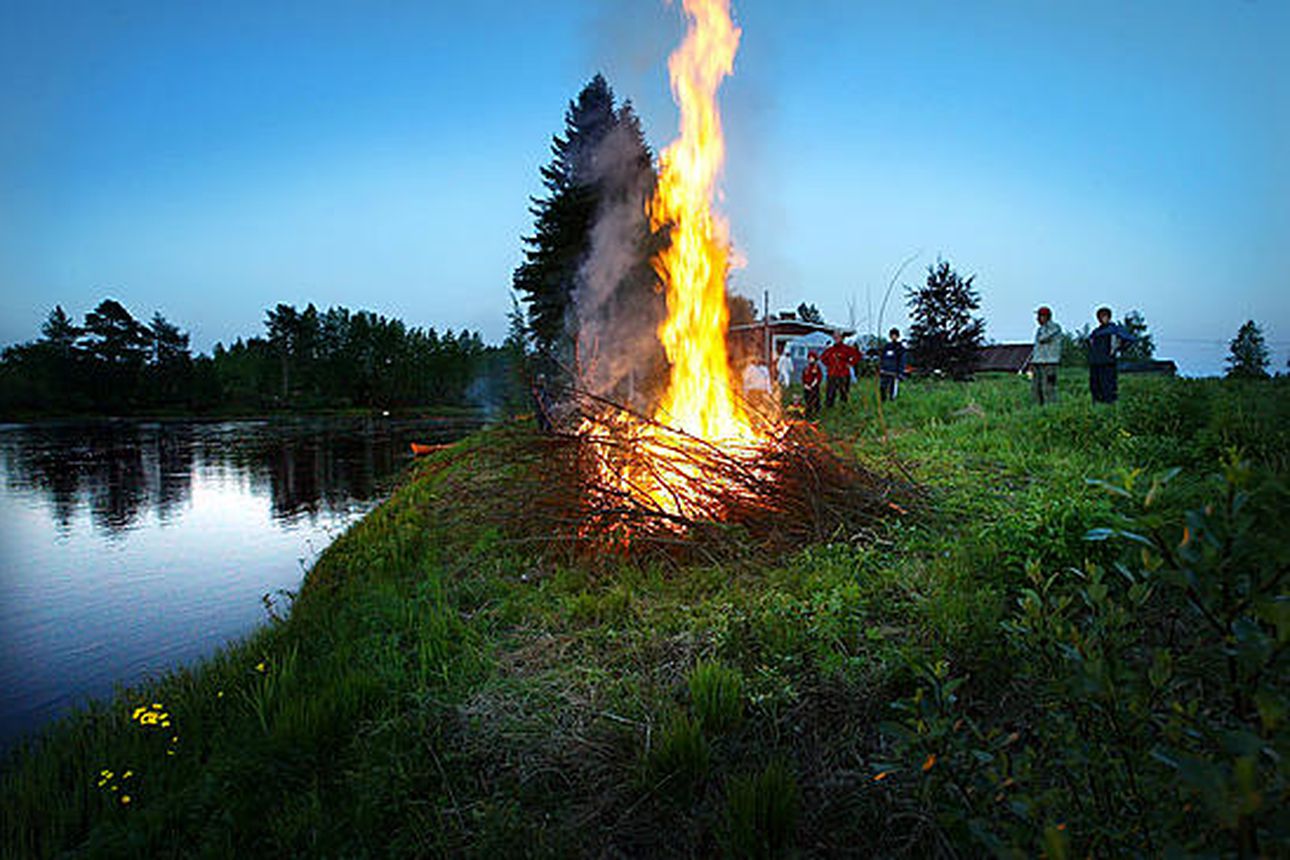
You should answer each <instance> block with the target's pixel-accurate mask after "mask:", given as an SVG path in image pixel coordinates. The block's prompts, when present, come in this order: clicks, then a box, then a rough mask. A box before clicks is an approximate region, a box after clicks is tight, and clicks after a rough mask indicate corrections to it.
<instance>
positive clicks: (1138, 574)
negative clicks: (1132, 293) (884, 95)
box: [0, 376, 1290, 858]
mask: <svg viewBox="0 0 1290 860" xmlns="http://www.w3.org/2000/svg"><path fill="white" fill-rule="evenodd" d="M1063 386H1064V391H1065V392H1066V393H1067V395H1068V396H1067V397H1066V400H1065V401H1064V402H1063V403H1061V404H1059V405H1058V406H1057V407H1055V408H1049V409H1046V410H1040V409H1038V408H1035V407H1033V406H1031V405H1029V403H1028V401H1027V393H1028V389H1027V385H1026V383H1025V381H1024V380H1020V379H1016V378H1011V377H1008V378H997V379H987V380H982V381H979V382H976V383H972V384H966V385H960V384H951V383H943V384H935V383H926V384H922V383H917V382H915V383H913V384H910V385H907V386H906V387H905V388H904V389H903V391H902V396H901V399H900V400H899V401H898V402H896V403H894V404H887V405H886V407H885V409H884V410H883V411H882V414H881V416H879V413H878V410H877V408H876V404H875V403H874V402H873V399H872V396H871V394H870V392H869V389H868V387H867V385H862V386H861V389H860V391H858V392H856V394H858V396H857V397H853V402H852V403H851V404H849V405H846V406H843V407H840V408H838V409H836V410H834V411H833V412H831V413H830V414H829V415H827V417H826V418H825V422H824V425H825V428H826V430H827V431H828V432H829V433H830V434H831V435H832V436H833V438H835V439H836V440H837V441H838V444H839V445H842V446H844V447H845V448H846V449H847V450H848V451H853V452H854V453H855V456H857V457H860V458H861V459H863V460H865V461H866V462H868V463H870V464H873V465H875V466H877V467H879V468H889V467H890V463H891V462H892V461H893V458H894V459H895V460H898V461H899V462H900V463H902V464H903V468H904V469H906V470H907V471H908V472H909V474H910V475H911V476H912V477H913V478H915V479H916V480H917V481H918V482H920V483H921V484H922V485H924V486H925V487H926V488H927V489H928V492H929V502H928V504H927V506H926V510H925V511H923V512H922V513H920V514H919V515H918V516H917V517H914V518H907V519H902V520H898V521H895V522H893V523H892V524H891V526H890V527H889V528H888V529H887V531H886V533H885V534H883V535H882V536H881V537H880V539H879V540H877V541H876V542H871V543H868V544H865V545H854V544H852V543H850V542H848V541H847V540H846V539H845V536H841V535H840V536H838V539H837V540H836V541H834V542H831V543H822V544H817V545H812V546H804V547H802V548H801V549H800V551H798V552H797V553H795V554H793V555H791V556H790V557H788V558H785V559H782V560H781V561H779V562H777V563H773V564H766V563H764V562H760V561H754V560H751V559H749V560H742V561H741V560H740V557H739V556H738V555H737V554H736V555H733V556H732V558H733V560H729V561H721V562H712V563H708V564H701V565H688V566H685V567H677V566H673V565H666V564H663V563H657V564H650V565H644V564H627V563H603V564H599V565H596V566H594V567H592V566H587V565H575V564H569V563H557V562H553V561H551V560H550V556H543V555H542V554H541V553H539V552H538V551H537V550H536V549H535V548H534V547H533V545H531V544H525V543H522V542H517V541H514V540H511V539H510V538H509V537H508V536H507V534H506V531H505V529H502V528H498V527H497V525H496V524H497V523H498V522H499V521H505V518H506V517H514V516H522V515H523V510H524V503H525V500H524V499H516V498H513V497H509V496H508V495H507V492H506V487H507V486H508V484H510V483H516V484H519V483H525V484H528V483H531V481H530V482H517V481H513V480H512V479H514V478H516V477H519V476H522V475H531V474H532V472H531V471H530V470H540V469H541V467H542V466H541V462H540V460H535V461H529V462H516V463H511V464H502V465H499V464H498V463H497V462H496V460H495V458H490V457H488V456H487V455H488V452H489V450H490V449H491V448H492V447H493V446H494V445H495V444H496V443H497V441H498V439H499V438H500V437H499V434H501V435H502V436H508V437H513V436H514V435H515V434H523V433H526V432H527V431H526V430H524V429H522V428H519V427H516V426H512V427H506V428H501V429H498V430H493V431H489V432H485V433H482V434H478V435H476V436H474V437H471V438H470V439H468V440H466V441H465V442H463V443H460V444H459V445H457V446H455V447H454V448H453V449H452V450H450V451H447V452H444V453H442V454H441V455H438V456H436V457H434V458H432V459H429V460H427V461H425V462H422V463H419V464H417V465H416V466H414V467H413V469H412V472H411V473H410V475H409V477H408V480H407V481H406V483H405V484H404V485H403V486H402V488H401V489H400V490H399V491H398V492H397V493H395V495H394V496H393V497H392V498H391V499H390V500H389V501H388V502H387V503H385V504H384V505H382V506H381V507H380V508H379V509H378V510H376V511H375V512H373V513H372V514H370V515H369V516H368V517H366V518H365V519H364V520H363V521H362V522H360V523H359V524H357V525H356V526H354V527H353V528H352V529H350V530H349V531H348V532H347V533H346V534H345V535H343V536H342V537H341V538H339V539H338V540H337V541H336V542H335V543H334V544H333V545H332V546H331V547H330V548H329V549H328V550H327V551H326V553H325V554H324V555H323V557H322V558H321V559H320V560H319V561H318V563H317V564H316V565H315V567H314V569H313V570H312V571H311V572H310V574H309V576H308V579H307V581H306V583H305V586H304V588H303V589H302V593H301V594H300V595H299V596H298V598H297V600H296V602H295V605H294V606H293V608H292V611H291V613H290V616H289V617H288V618H286V619H284V620H280V621H276V622H274V623H271V624H270V625H268V626H267V627H265V628H264V629H263V630H262V631H260V632H259V633H257V634H256V635H254V636H252V637H251V638H250V639H248V640H247V641H246V642H244V643H241V644H239V645H237V646H235V647H232V648H230V649H228V650H226V651H224V652H221V653H220V654H218V655H216V656H214V657H213V658H212V659H210V660H208V661H206V662H204V663H202V664H201V665H199V666H197V667H195V668H194V669H192V670H191V671H188V672H181V673H178V674H175V675H172V676H170V677H168V678H165V679H163V680H161V681H160V682H158V683H157V684H156V685H154V686H153V687H151V688H149V689H145V690H133V691H123V692H121V693H120V694H119V695H118V697H117V698H116V699H115V700H113V701H112V702H110V703H102V704H98V705H95V706H93V707H91V708H90V709H88V710H86V711H83V712H81V713H77V714H75V715H74V716H72V717H70V718H68V719H66V720H63V721H60V722H59V723H57V724H55V725H53V726H51V727H50V728H49V729H48V730H47V731H46V732H45V733H44V734H43V735H42V736H41V737H40V738H39V739H36V740H33V741H32V742H31V744H29V745H28V747H27V748H25V749H23V750H21V751H20V752H19V753H17V754H16V755H15V756H14V757H13V759H12V761H10V762H9V763H8V765H7V767H6V770H5V774H4V776H3V780H2V782H0V838H2V839H3V843H2V844H3V856H5V857H23V858H26V857H50V856H59V855H62V854H65V853H71V854H74V855H87V856H126V855H143V854H147V855H149V856H152V857H179V856H183V857H191V856H212V857H225V856H234V855H251V856H283V857H286V856H302V855H304V856H335V857H363V856H438V855H453V856H488V855H498V854H501V855H505V856H516V855H522V856H535V857H542V856H549V857H567V856H579V855H596V856H710V855H714V854H722V853H724V854H726V855H728V856H740V857H745V856H782V855H790V856H791V855H797V856H830V855H849V854H855V853H862V854H875V855H888V856H890V855H914V856H925V855H928V854H935V853H939V854H943V855H945V856H955V855H960V854H969V855H971V854H980V853H995V854H999V855H1015V856H1033V855H1035V854H1038V853H1041V852H1042V853H1047V854H1048V855H1049V856H1065V855H1066V854H1068V853H1077V854H1079V855H1081V856H1082V855H1083V854H1085V853H1088V852H1092V853H1094V854H1099V855H1101V854H1123V853H1129V854H1132V853H1147V854H1154V853H1158V852H1160V851H1162V850H1164V849H1165V848H1166V847H1175V848H1178V849H1180V850H1182V851H1196V852H1202V853H1216V854H1233V855H1235V854H1238V853H1242V852H1244V853H1265V854H1268V855H1271V854H1276V853H1278V852H1282V851H1286V850H1290V849H1288V846H1290V837H1288V836H1287V834H1286V832H1285V831H1284V829H1283V828H1284V825H1281V824H1279V823H1278V821H1277V819H1278V816H1277V815H1276V811H1277V810H1278V809H1279V808H1283V805H1284V802H1285V799H1286V791H1287V788H1286V773H1285V764H1284V762H1285V761H1286V756H1287V755H1290V749H1287V748H1286V744H1287V742H1286V731H1285V726H1284V719H1285V716H1286V713H1287V709H1286V701H1287V698H1286V697H1287V690H1286V660H1285V648H1286V642H1287V640H1290V615H1287V612H1286V609H1285V607H1286V603H1287V599H1286V589H1287V586H1286V581H1285V579H1284V578H1283V577H1282V574H1283V573H1284V572H1285V568H1286V565H1287V552H1286V543H1287V542H1286V540H1285V534H1286V526H1288V525H1290V522H1287V508H1288V507H1290V506H1287V505H1286V504H1285V501H1286V499H1285V492H1284V484H1283V480H1282V479H1284V477H1285V475H1286V471H1287V465H1288V463H1290V460H1288V459H1287V458H1288V457H1290V388H1288V387H1287V384H1286V382H1285V381H1283V380H1278V381H1273V382H1268V383H1249V384H1236V383H1230V382H1219V381H1216V380H1206V381H1189V380H1167V379H1137V378H1130V379H1126V380H1124V381H1123V388H1124V391H1123V395H1122V401H1121V403H1120V404H1119V405H1118V406H1116V407H1114V408H1096V409H1095V408H1093V407H1092V406H1091V405H1090V404H1089V403H1088V402H1087V397H1086V396H1081V395H1082V394H1083V391H1082V388H1081V386H1080V384H1079V378H1078V377H1077V376H1070V377H1067V378H1064V379H1063ZM1233 449H1238V450H1239V451H1240V452H1241V457H1233V456H1231V455H1230V454H1228V453H1227V452H1229V451H1230V450H1233ZM1238 461H1243V462H1246V463H1249V464H1251V465H1249V466H1248V467H1247V466H1242V465H1240V463H1239V462H1238ZM1175 466H1176V467H1181V468H1182V472H1181V473H1180V474H1179V475H1178V476H1177V477H1175V478H1173V479H1172V480H1171V481H1169V482H1168V483H1161V482H1157V483H1156V484H1155V485H1153V484H1152V483H1151V481H1150V480H1149V477H1150V476H1151V475H1156V474H1159V473H1160V472H1162V471H1163V470H1165V469H1166V468H1168V467H1175ZM1135 470H1138V471H1135ZM1224 470H1225V471H1224ZM1216 472H1224V474H1225V476H1226V477H1225V478H1224V479H1223V480H1222V481H1219V482H1217V483H1216V482H1215V481H1213V480H1212V479H1211V478H1210V477H1209V476H1210V475H1212V474H1213V473H1216ZM539 473H540V471H539ZM1089 479H1095V480H1098V481H1104V482H1105V484H1102V485H1098V484H1091V483H1089ZM1152 486H1155V487H1156V490H1155V491H1154V492H1155V495H1154V496H1152V497H1151V498H1150V499H1148V498H1146V495H1147V494H1148V493H1150V492H1152V490H1151V487H1152ZM1144 502H1145V503H1146V504H1145V506H1144ZM1238 503H1239V504H1238ZM1216 506H1217V507H1216ZM1234 508H1235V509H1234ZM1188 511H1190V512H1191V513H1190V514H1188V513H1187V512H1188ZM1188 517H1190V518H1188ZM1219 520H1221V522H1219ZM1184 526H1186V527H1187V529H1188V530H1187V531H1186V532H1183V531H1182V529H1183V528H1184ZM1099 527H1101V528H1108V529H1111V530H1113V531H1109V532H1102V533H1094V537H1104V538H1107V539H1106V540H1095V541H1090V540H1088V539H1086V536H1087V535H1088V534H1089V532H1090V530H1092V529H1096V528H1099ZM1135 528H1136V529H1137V531H1134V529H1135ZM1224 529H1225V531H1224ZM1180 535H1181V537H1180ZM1211 537H1212V538H1213V540H1212V541H1210V538H1211ZM1135 538H1136V539H1137V540H1136V541H1135ZM1206 541H1210V542H1208V543H1207V542H1206ZM1166 544H1167V545H1166ZM1211 544H1212V547H1211ZM1197 547H1201V548H1204V547H1211V549H1212V551H1210V549H1205V553H1208V555H1206V554H1205V553H1202V552H1200V550H1199V549H1197V550H1196V552H1195V553H1193V552H1192V549H1194V548H1197ZM1193 555H1194V556H1195V559H1192V560H1191V561H1189V560H1188V559H1191V558H1192V556H1193ZM1196 559H1199V560H1196ZM1189 565H1190V566H1189ZM1206 565H1208V566H1206ZM1188 571H1190V572H1191V576H1192V580H1191V584H1190V585H1189V584H1188V583H1187V581H1186V576H1187V572H1188ZM1242 571H1243V572H1244V573H1242ZM1251 571H1253V573H1251ZM1239 576H1245V577H1246V579H1240V580H1239V581H1238V580H1237V579H1233V580H1232V582H1233V583H1234V584H1233V585H1232V587H1231V588H1228V586H1227V585H1226V584H1225V583H1227V582H1228V579H1224V578H1223V577H1228V578H1229V579H1230V578H1231V577H1238V578H1239ZM1251 577H1253V578H1252V579H1251ZM1247 580H1248V581H1247ZM1220 581H1221V583H1224V584H1223V586H1222V588H1221V589H1218V587H1217V586H1215V589H1218V590H1214V589H1210V590H1207V589H1209V585H1207V583H1212V582H1220ZM1242 583H1244V584H1242ZM1241 588H1244V589H1245V590H1244V591H1240V589H1241ZM1171 589H1172V590H1171ZM1189 589H1190V590H1189ZM1211 591H1212V593H1211ZM1219 591H1222V594H1220V593H1219ZM1238 592H1239V594H1238ZM1241 595H1247V597H1248V599H1247V598H1246V597H1242V596H1241ZM1229 598H1230V599H1229ZM1224 601H1226V602H1224ZM1197 607H1199V609H1198V608H1197ZM1202 609H1203V610H1205V613H1207V614H1208V615H1217V616H1222V617H1220V618H1218V619H1217V621H1218V623H1219V625H1220V627H1221V625H1222V624H1227V627H1226V628H1223V629H1222V630H1221V631H1220V633H1217V634H1214V635H1211V636H1207V635H1206V634H1205V632H1204V629H1203V628H1204V624H1205V623H1206V622H1205V620H1204V618H1202V617H1201V615H1198V613H1199V612H1200V610H1202ZM1223 612H1229V614H1230V618H1229V617H1228V616H1223V615H1222V613H1223ZM1198 618H1201V620H1199V621H1198V620H1197V619H1198ZM1179 631H1183V634H1184V635H1179ZM1229 639H1230V641H1228V640H1229ZM1238 640H1239V641H1238ZM1243 649H1244V650H1243ZM1233 655H1236V656H1233ZM1166 664H1167V665H1166ZM1215 679H1221V680H1215ZM1229 700H1230V704H1229ZM1215 702H1219V703H1220V704H1217V705H1216V704H1214V703H1215ZM1211 740H1212V743H1211ZM127 798H128V801H127ZM1278 828H1282V829H1278Z"/></svg>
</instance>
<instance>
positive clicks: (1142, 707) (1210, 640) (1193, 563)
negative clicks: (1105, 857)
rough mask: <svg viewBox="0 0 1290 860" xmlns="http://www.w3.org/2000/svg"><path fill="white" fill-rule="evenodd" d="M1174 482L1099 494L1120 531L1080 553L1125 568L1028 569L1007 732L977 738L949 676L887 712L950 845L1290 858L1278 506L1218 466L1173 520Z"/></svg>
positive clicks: (1286, 619)
mask: <svg viewBox="0 0 1290 860" xmlns="http://www.w3.org/2000/svg"><path fill="white" fill-rule="evenodd" d="M1176 474H1177V472H1176V470H1172V471H1170V472H1166V473H1164V474H1163V475H1161V476H1160V477H1158V478H1156V479H1154V480H1151V481H1145V480H1143V479H1142V476H1141V474H1140V473H1138V472H1128V473H1126V474H1125V476H1124V479H1123V480H1122V481H1121V482H1117V483H1112V482H1100V483H1099V486H1100V487H1101V488H1102V489H1104V490H1105V491H1106V492H1108V493H1109V494H1111V495H1112V496H1113V497H1114V498H1116V499H1117V500H1118V501H1119V503H1120V513H1119V514H1118V519H1117V521H1116V523H1115V525H1113V526H1112V527H1109V528H1101V529H1095V530H1093V531H1091V532H1090V534H1089V538H1090V539H1091V540H1094V541H1105V540H1113V541H1116V542H1117V543H1120V544H1122V545H1124V547H1125V550H1126V551H1125V553H1124V555H1123V557H1122V558H1121V559H1120V560H1118V561H1116V562H1115V563H1114V564H1113V565H1112V566H1111V567H1110V568H1109V569H1107V568H1104V567H1102V566H1099V565H1095V564H1088V565H1086V566H1085V567H1084V568H1082V569H1066V570H1063V571H1061V572H1058V573H1051V574H1048V573H1044V572H1043V569H1042V568H1041V567H1040V566H1039V565H1038V564H1032V565H1030V566H1029V568H1028V571H1027V578H1028V580H1029V585H1028V586H1027V587H1025V588H1022V589H1021V591H1020V596H1019V597H1018V600H1017V610H1016V612H1015V613H1014V614H1013V615H1012V617H1011V618H1009V619H1008V620H1007V621H1006V622H1005V623H1004V625H1003V629H1004V631H1005V634H1006V636H1007V640H1008V645H1009V648H1010V650H1011V652H1012V658H1011V660H1012V663H1013V665H1014V666H1015V667H1016V672H1017V674H1016V679H1015V681H1014V683H1013V684H1012V689H1010V690H1008V691H1007V692H1006V693H1005V694H1004V695H1005V696H1006V697H1007V698H1008V699H1010V700H1012V701H1013V704H1012V706H1011V707H1010V708H1009V709H1008V713H1006V714H1000V715H998V716H997V717H995V718H994V719H992V720H991V723H992V724H991V725H989V727H988V728H984V729H983V728H981V727H980V726H978V724H977V722H976V721H974V720H973V718H972V716H971V713H972V711H973V710H975V708H972V707H965V706H964V703H963V702H962V701H960V694H959V690H960V688H961V685H962V684H963V682H964V680H965V679H964V678H963V677H957V678H951V677H950V674H949V671H948V668H947V666H946V664H944V663H939V664H937V665H936V666H935V667H933V669H932V670H930V671H927V672H924V673H923V675H922V683H921V684H920V685H919V687H918V690H917V691H916V693H915V694H914V696H913V698H912V699H908V700H905V701H902V702H900V703H898V706H897V708H898V710H899V711H900V712H901V713H902V715H903V719H902V720H901V721H900V722H899V723H897V724H896V725H895V727H894V728H893V729H892V731H891V735H892V736H893V738H895V739H896V742H897V744H898V747H899V749H900V750H901V752H902V756H901V757H902V758H903V760H904V761H905V762H906V763H907V766H909V767H911V769H912V767H913V765H914V763H915V762H917V761H918V760H920V759H921V760H922V761H923V762H924V764H923V765H922V766H921V770H922V778H921V782H922V785H923V793H922V797H923V801H924V802H925V803H926V804H927V805H929V806H931V807H932V808H933V809H935V810H936V813H937V816H938V820H940V821H941V823H942V826H943V827H945V828H946V829H947V830H948V831H950V832H952V833H954V834H956V835H957V836H958V837H959V838H962V839H972V840H974V841H976V842H978V843H979V844H981V845H982V847H984V848H986V849H988V850H990V851H992V852H995V853H999V854H1011V855H1015V856H1028V855H1031V854H1033V853H1037V852H1038V851H1040V850H1048V851H1050V852H1051V851H1052V850H1053V848H1054V846H1064V845H1065V844H1066V843H1067V842H1069V845H1070V847H1071V850H1073V851H1074V852H1075V853H1076V854H1079V855H1083V854H1085V853H1091V854H1094V855H1102V854H1107V853H1116V852H1119V851H1122V850H1126V849H1127V850H1133V851H1140V852H1143V853H1146V854H1150V855H1157V854H1162V853H1177V852H1185V853H1197V852H1199V853H1203V854H1212V853H1231V854H1240V855H1242V856H1255V855H1260V854H1264V855H1269V856H1270V855H1274V854H1280V853H1283V852H1285V851H1286V850H1287V849H1288V848H1290V830H1287V829H1286V828H1285V826H1284V823H1283V821H1282V820H1281V818H1280V816H1279V810H1280V809H1281V808H1283V807H1284V804H1285V801H1286V800H1287V798H1288V797H1290V769H1288V768H1287V766H1286V764H1285V762H1286V755H1287V753H1288V752H1290V729H1288V725H1290V724H1287V722H1286V720H1285V715H1286V714H1287V713H1290V697H1288V695H1287V690H1286V688H1285V683H1284V681H1285V678H1286V677H1287V671H1288V670H1290V656H1288V654H1287V643H1290V611H1287V607H1290V594H1288V593H1287V582H1286V579H1285V575H1286V571H1287V570H1290V551H1288V550H1287V546H1286V544H1285V541H1284V540H1282V539H1280V538H1279V537H1277V536H1276V535H1278V534H1280V533H1283V530H1284V529H1285V528H1286V526H1287V525H1290V523H1288V522H1287V520H1286V515H1285V513H1286V511H1287V510H1288V509H1290V508H1288V507H1287V504H1286V502H1287V499H1286V493H1285V491H1284V489H1283V488H1281V487H1280V486H1278V485H1276V484H1273V483H1269V482H1266V481H1263V480H1261V479H1260V478H1259V477H1258V476H1257V475H1256V473H1255V472H1254V471H1253V470H1251V469H1250V468H1249V467H1248V466H1247V465H1246V464H1244V463H1243V462H1241V461H1240V460H1239V459H1237V458H1236V457H1234V456H1229V457H1228V458H1227V459H1226V460H1225V461H1224V463H1223V474H1222V476H1221V477H1220V478H1219V479H1218V483H1217V485H1216V487H1215V489H1214V492H1213V494H1212V496H1211V497H1210V500H1209V501H1207V502H1206V503H1205V504H1203V505H1202V506H1200V507H1197V508H1192V509H1190V510H1188V511H1186V513H1185V515H1182V516H1181V517H1180V516H1179V515H1178V514H1177V513H1176V511H1175V509H1174V508H1173V507H1172V506H1171V505H1170V503H1169V499H1168V497H1169V495H1170V483H1171V481H1172V480H1173V479H1174V477H1175V476H1176ZM1180 520H1181V521H1180ZM1009 729H1010V731H1009ZM1045 843H1048V844H1047V845H1046V844H1045ZM1063 850H1065V849H1064V848H1063Z"/></svg>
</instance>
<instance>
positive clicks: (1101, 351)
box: [1088, 308, 1137, 403]
mask: <svg viewBox="0 0 1290 860" xmlns="http://www.w3.org/2000/svg"><path fill="white" fill-rule="evenodd" d="M1135 340H1137V338H1136V337H1134V336H1133V335H1132V334H1131V333H1130V332H1129V331H1127V330H1126V329H1125V328H1124V326H1122V325H1119V324H1118V323H1113V322H1111V309H1110V308H1098V309H1097V328H1095V329H1093V330H1092V331H1091V332H1089V334H1088V387H1089V391H1091V392H1092V394H1093V402H1094V403H1114V402H1115V400H1116V398H1117V397H1118V396H1119V379H1118V369H1117V367H1116V363H1115V361H1116V356H1117V355H1119V353H1120V351H1121V350H1123V349H1124V347H1125V346H1126V345H1127V344H1130V343H1133V342H1134V341H1135Z"/></svg>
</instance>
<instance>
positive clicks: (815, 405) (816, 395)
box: [802, 350, 824, 421]
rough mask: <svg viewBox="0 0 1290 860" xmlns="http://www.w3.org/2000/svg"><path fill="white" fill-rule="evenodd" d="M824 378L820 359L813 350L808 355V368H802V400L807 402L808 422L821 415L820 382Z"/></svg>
mask: <svg viewBox="0 0 1290 860" xmlns="http://www.w3.org/2000/svg"><path fill="white" fill-rule="evenodd" d="M823 378H824V373H823V371H821V370H820V357H819V356H818V355H817V354H816V352H815V350H811V351H810V352H808V353H807V354H806V367H803V368H802V399H803V400H805V401H806V420H807V421H814V420H815V416H816V415H819V414H820V381H821V380H822V379H823Z"/></svg>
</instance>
